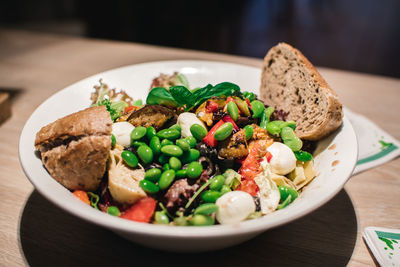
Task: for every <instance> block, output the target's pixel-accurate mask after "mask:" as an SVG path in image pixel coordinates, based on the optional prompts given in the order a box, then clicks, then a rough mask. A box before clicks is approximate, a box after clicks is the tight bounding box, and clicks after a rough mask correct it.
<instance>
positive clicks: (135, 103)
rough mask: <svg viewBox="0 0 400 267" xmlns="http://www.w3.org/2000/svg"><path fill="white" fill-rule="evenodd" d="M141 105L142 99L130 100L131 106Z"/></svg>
mask: <svg viewBox="0 0 400 267" xmlns="http://www.w3.org/2000/svg"><path fill="white" fill-rule="evenodd" d="M142 105H143V101H142V99H138V100H135V101H133V102H132V106H134V107H140V106H142Z"/></svg>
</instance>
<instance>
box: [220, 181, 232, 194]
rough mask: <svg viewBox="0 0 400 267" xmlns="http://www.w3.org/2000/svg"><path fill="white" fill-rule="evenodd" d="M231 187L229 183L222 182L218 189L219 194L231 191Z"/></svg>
mask: <svg viewBox="0 0 400 267" xmlns="http://www.w3.org/2000/svg"><path fill="white" fill-rule="evenodd" d="M231 191H232V189H231V188H230V187H229V185H226V184H224V185H223V186H222V188H221V190H220V192H221V194H222V195H223V194H226V193H228V192H231Z"/></svg>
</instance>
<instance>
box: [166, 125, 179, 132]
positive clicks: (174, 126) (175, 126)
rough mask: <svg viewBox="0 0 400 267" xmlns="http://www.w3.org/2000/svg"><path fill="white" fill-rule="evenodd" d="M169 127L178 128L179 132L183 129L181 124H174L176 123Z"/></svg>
mask: <svg viewBox="0 0 400 267" xmlns="http://www.w3.org/2000/svg"><path fill="white" fill-rule="evenodd" d="M169 128H170V129H175V130H178V131H179V132H181V131H182V128H181V126H180V125H179V124H174V125H172V126H171V127H169Z"/></svg>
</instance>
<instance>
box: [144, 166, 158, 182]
mask: <svg viewBox="0 0 400 267" xmlns="http://www.w3.org/2000/svg"><path fill="white" fill-rule="evenodd" d="M160 177H161V170H160V169H158V168H154V169H150V170H147V171H146V173H145V174H144V179H146V180H149V181H152V182H158V180H159V179H160Z"/></svg>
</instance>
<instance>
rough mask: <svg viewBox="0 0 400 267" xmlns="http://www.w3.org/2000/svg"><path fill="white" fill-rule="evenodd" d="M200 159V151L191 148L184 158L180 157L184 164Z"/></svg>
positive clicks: (184, 153) (183, 155)
mask: <svg viewBox="0 0 400 267" xmlns="http://www.w3.org/2000/svg"><path fill="white" fill-rule="evenodd" d="M199 158H200V151H198V150H197V149H194V148H191V149H189V151H185V152H183V154H182V156H181V157H180V160H181V161H182V163H184V164H186V163H189V162H192V161H196V160H198V159H199Z"/></svg>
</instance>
